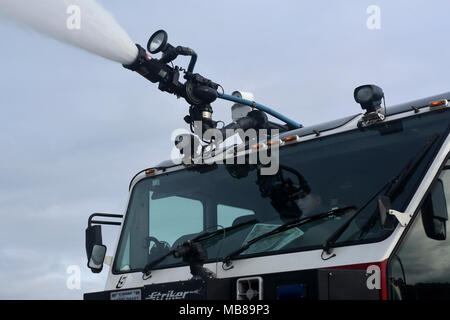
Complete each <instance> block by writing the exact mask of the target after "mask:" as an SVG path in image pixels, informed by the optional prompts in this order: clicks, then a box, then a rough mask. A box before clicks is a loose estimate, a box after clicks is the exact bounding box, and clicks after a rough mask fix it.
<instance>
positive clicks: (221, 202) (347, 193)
mask: <svg viewBox="0 0 450 320" xmlns="http://www.w3.org/2000/svg"><path fill="white" fill-rule="evenodd" d="M449 114H450V112H448V111H447V110H446V111H445V112H442V111H439V112H430V113H426V114H422V115H420V114H419V115H416V116H414V117H409V118H404V119H400V120H395V121H390V122H387V123H381V124H378V125H375V126H373V127H371V128H366V129H361V130H359V129H358V130H352V131H348V132H344V133H341V134H337V135H333V136H328V137H323V138H318V139H314V140H311V141H306V142H303V143H299V144H296V145H291V146H286V147H282V148H281V149H280V169H279V171H278V173H277V175H275V176H266V177H265V176H261V175H260V174H259V171H258V169H257V168H255V167H250V166H248V167H247V166H241V167H240V169H239V170H236V167H230V166H228V167H227V166H226V165H220V164H219V165H215V166H210V167H208V168H207V169H206V170H205V168H203V170H180V171H176V172H173V173H169V174H163V175H158V176H155V177H149V178H145V179H143V180H141V181H140V182H138V183H137V184H136V185H135V187H134V189H133V192H132V195H131V199H130V203H129V207H128V211H127V215H126V220H125V222H124V227H123V231H122V234H121V238H120V241H119V246H118V250H117V255H116V258H115V261H114V269H113V271H114V272H115V273H120V272H130V271H141V270H142V269H143V268H144V266H145V265H146V264H148V263H149V262H152V261H154V260H155V259H157V258H158V257H160V256H161V255H162V254H164V253H167V252H168V250H170V249H173V248H175V247H176V246H178V245H179V244H181V243H183V242H184V241H186V240H189V239H192V238H193V237H195V236H196V235H198V233H199V232H202V231H212V230H217V229H222V228H227V227H230V226H234V225H238V224H242V223H244V222H247V221H251V220H253V219H254V220H255V221H253V222H252V223H248V224H243V225H242V226H241V227H239V228H236V229H232V230H230V231H229V232H225V233H223V232H221V233H218V234H217V235H215V236H213V237H210V238H208V239H206V240H204V241H202V244H203V246H204V247H205V249H206V250H207V253H208V260H209V261H217V260H220V259H221V258H223V257H225V256H226V255H227V254H229V253H231V252H233V251H235V250H236V249H239V248H240V247H241V246H242V245H244V244H245V243H246V242H248V241H250V240H251V239H253V238H256V237H257V236H260V235H261V234H263V233H265V232H268V231H270V230H273V229H274V228H276V227H278V226H280V225H281V224H283V223H285V222H286V221H289V219H293V218H298V217H300V216H301V217H307V216H312V215H316V214H318V213H323V212H326V211H329V210H333V209H336V208H343V207H346V206H355V208H356V210H357V209H358V208H360V207H361V206H363V205H364V204H365V203H366V202H367V201H368V200H369V199H370V198H371V197H372V196H373V195H374V194H376V193H377V192H378V191H379V189H380V188H381V187H382V186H383V185H385V184H386V182H388V181H389V180H391V179H393V178H394V177H395V176H396V175H397V174H398V173H399V171H400V170H401V169H402V168H403V167H405V166H406V165H407V164H408V162H409V161H410V159H411V157H413V156H414V155H415V154H417V153H418V152H419V151H420V150H421V149H422V148H423V146H424V145H425V144H426V143H427V142H429V141H430V139H431V138H433V137H435V136H436V135H438V136H439V137H443V136H446V134H447V133H448V123H449ZM442 141H443V139H437V141H436V142H435V143H434V144H433V145H432V146H431V148H430V149H429V150H428V152H427V154H426V156H425V157H424V158H423V159H422V160H421V162H420V164H419V165H418V166H417V169H416V170H415V171H414V172H413V173H412V174H411V176H410V177H409V180H408V181H407V183H406V184H405V187H404V188H403V189H402V190H401V192H400V193H399V194H398V195H397V196H396V197H395V198H394V199H392V205H393V208H394V209H396V210H399V211H402V210H404V209H405V208H406V205H407V203H408V201H409V199H410V197H411V196H412V193H413V191H414V190H415V188H416V187H417V186H418V183H419V182H420V180H421V178H422V177H423V175H424V174H425V172H426V169H427V168H428V166H429V164H430V163H431V160H432V158H433V156H434V154H435V153H436V152H437V150H438V149H439V147H440V145H441V143H442ZM236 172H239V174H236ZM286 181H290V182H291V185H290V187H286V183H284V182H286ZM375 210H376V201H373V203H370V204H369V205H368V206H367V207H365V208H364V209H363V210H362V211H361V212H360V213H359V214H358V217H357V218H356V219H355V220H354V221H353V222H352V223H351V224H350V226H349V227H348V228H347V229H346V231H345V232H344V233H343V234H342V235H341V236H340V237H339V239H338V240H337V242H336V244H337V245H345V244H353V243H355V242H368V241H379V240H381V239H383V238H384V237H386V236H388V233H389V231H385V230H383V229H382V228H381V227H380V223H379V219H377V220H376V221H374V223H372V224H369V229H368V230H367V229H366V228H367V221H368V220H369V218H370V217H371V216H372V215H373V213H374V211H375ZM353 213H354V211H352V210H349V211H348V212H346V213H344V214H342V215H336V216H331V217H327V218H324V219H320V220H316V221H314V222H311V223H307V224H305V225H302V226H301V227H296V228H292V229H289V230H286V231H284V232H281V233H279V234H275V235H272V236H270V237H268V238H265V239H263V240H261V241H258V242H257V243H255V244H254V245H252V246H251V247H250V248H248V249H247V250H245V251H244V252H242V253H241V254H240V256H239V257H237V258H240V257H243V256H255V255H264V254H275V253H280V252H293V251H300V250H310V249H317V248H321V246H322V244H323V242H324V241H325V240H326V239H327V238H328V237H329V236H330V235H331V234H332V233H333V232H334V231H336V230H337V229H338V228H339V227H340V226H341V225H342V224H343V223H344V222H345V221H346V220H347V219H348V217H350V216H351V215H352V214H353ZM363 227H364V230H365V231H364V232H361V229H362V228H363ZM155 243H158V245H155ZM179 265H183V261H182V259H180V258H174V257H172V256H169V257H168V258H166V259H164V260H163V261H162V262H160V263H159V264H158V265H157V266H155V268H163V267H169V266H179Z"/></svg>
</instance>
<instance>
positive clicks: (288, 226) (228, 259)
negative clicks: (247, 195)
mask: <svg viewBox="0 0 450 320" xmlns="http://www.w3.org/2000/svg"><path fill="white" fill-rule="evenodd" d="M351 209H356V207H355V206H347V207H343V208H337V209H333V210H330V211H327V212H323V213H319V214H316V215H314V216H311V217H306V218H298V219H294V220H291V221H288V222H286V223H284V224H282V225H280V226H278V227H276V228H275V229H273V230H271V231H268V232H266V233H263V234H262V235H260V236H258V237H256V238H254V239H252V240H250V241H248V242H247V243H246V244H245V245H243V246H242V247H240V248H239V249H237V250H235V251H233V252H232V253H230V254H228V255H227V256H226V257H225V258H224V259H223V263H224V265H225V266H226V267H228V268H229V267H230V265H231V259H232V258H234V257H236V256H237V255H239V254H240V253H242V252H244V251H245V250H247V249H248V248H250V247H251V246H252V245H253V244H254V243H256V242H258V241H260V240H261V239H264V238H267V237H269V236H271V235H274V234H277V233H280V232H283V231H286V230H289V229H292V228H295V227H299V226H301V225H304V224H307V223H310V222H313V221H316V220H321V219H324V218H326V217H330V216H333V215H339V214H343V213H345V212H347V211H349V210H351ZM229 269H231V268H229Z"/></svg>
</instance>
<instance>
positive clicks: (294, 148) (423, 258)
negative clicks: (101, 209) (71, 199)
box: [84, 30, 450, 301]
mask: <svg viewBox="0 0 450 320" xmlns="http://www.w3.org/2000/svg"><path fill="white" fill-rule="evenodd" d="M138 49H139V55H138V57H137V58H136V62H135V63H133V64H132V65H127V66H125V67H126V68H128V69H131V70H133V71H136V72H138V73H139V74H140V75H142V76H144V77H145V78H147V79H148V80H150V81H151V82H153V83H158V84H159V87H158V88H159V89H160V90H162V91H165V92H168V93H172V94H175V95H177V96H179V97H182V98H185V99H186V101H187V102H188V103H189V105H190V107H189V115H188V116H186V118H185V120H186V122H187V123H188V124H189V125H190V127H191V129H192V131H193V132H194V133H192V134H184V135H181V136H180V137H178V138H177V140H176V141H175V144H176V145H177V147H178V148H179V149H180V151H181V152H180V153H181V158H182V159H181V161H174V160H170V161H167V162H164V163H161V164H159V165H156V166H151V167H149V168H147V169H145V170H143V171H141V172H139V173H137V174H136V176H134V177H133V178H132V180H131V182H130V186H129V199H128V203H127V205H126V209H125V211H124V214H105V213H95V214H92V215H91V216H90V217H89V219H88V227H87V229H86V253H87V259H88V267H89V268H90V269H91V270H92V271H93V272H96V273H98V272H101V271H102V269H103V266H104V265H105V264H106V265H109V271H108V278H107V282H106V286H105V289H104V291H101V292H92V293H85V295H84V298H85V299H106V300H178V299H184V300H252V301H253V300H278V299H279V300H283V299H305V300H313V299H321V300H329V299H330V300H335V299H338V300H339V299H358V300H366V299H369V300H379V299H381V300H388V299H391V300H408V299H450V269H449V266H450V240H448V239H447V236H446V222H447V220H448V206H449V199H450V174H449V169H450V162H449V152H450V137H449V129H450V109H449V103H448V100H449V99H450V93H444V94H440V95H435V96H431V97H427V98H423V99H419V100H415V101H411V102H407V103H403V104H399V105H395V106H388V107H386V105H385V104H384V105H383V103H382V102H383V101H384V93H383V90H382V89H381V88H380V87H378V86H375V85H363V86H360V87H358V88H356V89H355V90H354V98H355V101H356V103H358V104H359V105H360V106H361V108H362V112H360V113H357V114H354V115H350V116H348V117H345V118H342V119H337V120H334V121H331V122H327V123H322V124H318V125H313V126H307V127H304V126H302V125H300V124H298V123H297V122H295V121H292V120H290V119H288V118H286V117H284V116H283V115H280V114H279V113H277V112H276V111H274V110H273V109H271V108H268V107H265V106H263V105H261V104H259V103H256V102H255V101H254V99H253V97H252V95H250V94H247V93H243V92H235V93H233V94H232V95H226V94H225V93H224V92H223V91H221V90H219V88H220V86H219V85H218V84H216V83H214V82H212V81H211V80H209V79H207V78H204V77H202V76H200V75H198V74H195V73H194V72H193V69H194V66H195V62H196V59H197V55H196V54H195V52H194V51H193V50H192V49H190V48H185V47H179V46H178V47H174V46H171V45H170V44H168V42H167V33H165V32H164V31H162V30H161V31H158V32H156V33H155V34H154V35H153V36H152V37H151V38H150V40H149V43H148V46H147V49H148V51H149V52H150V53H152V54H156V53H158V52H162V57H161V58H160V59H156V58H152V57H150V56H149V54H148V53H147V52H146V51H145V50H144V49H143V48H142V47H140V46H138ZM178 55H188V56H191V63H190V64H189V67H188V69H187V70H184V69H182V68H179V67H176V66H173V65H171V64H170V63H171V62H172V61H173V60H174V59H175V58H176V57H177V56H178ZM183 72H184V79H186V82H184V83H182V82H180V81H179V77H180V73H183ZM218 98H219V99H226V100H229V101H232V102H234V105H233V122H232V123H231V124H229V125H223V126H222V127H221V128H219V122H218V121H217V122H216V121H214V120H212V107H211V103H212V102H213V101H215V100H216V99H218ZM355 106H357V105H356V104H355ZM355 109H356V108H355ZM267 115H270V116H273V117H275V118H277V119H278V120H280V121H281V123H278V122H277V123H275V122H272V121H269V120H268V117H267ZM199 123H200V124H199ZM208 129H214V130H216V132H219V133H221V132H224V130H225V129H229V130H235V131H234V132H237V130H238V129H241V132H239V133H237V136H238V137H239V138H240V139H238V140H239V141H238V142H235V143H231V144H230V143H228V144H227V143H225V142H226V141H225V139H206V138H204V137H202V138H199V136H201V134H203V133H205V132H206V131H207V130H208ZM249 129H255V131H257V132H258V130H259V131H260V130H263V129H266V130H268V131H267V132H269V133H266V134H264V135H263V136H256V137H250V138H248V137H243V136H242V132H245V131H246V130H249ZM196 130H198V131H197V133H199V134H195V132H196ZM270 130H276V134H272V133H270ZM186 146H189V147H190V149H189V150H190V151H189V152H186V150H185V149H183V147H186ZM198 150H200V151H198ZM262 153H265V154H266V155H268V159H269V160H270V161H269V162H270V163H269V162H267V161H266V162H263V161H260V158H259V155H260V154H262ZM253 155H256V157H255V158H256V159H257V160H256V161H255V162H252V161H250V160H251V159H252V156H253ZM266 158H267V157H266ZM199 159H201V161H199ZM261 159H262V158H261ZM270 168H272V169H273V168H275V169H274V170H268V169H270ZM269 171H271V172H269ZM268 172H269V173H268ZM102 225H115V226H118V227H120V236H119V237H118V240H117V246H116V249H115V251H114V254H113V255H112V256H106V246H105V245H104V244H103V242H102V235H101V228H102Z"/></svg>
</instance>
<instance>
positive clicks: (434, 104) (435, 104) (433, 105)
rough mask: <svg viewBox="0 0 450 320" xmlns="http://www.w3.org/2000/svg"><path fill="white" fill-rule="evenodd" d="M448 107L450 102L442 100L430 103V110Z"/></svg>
mask: <svg viewBox="0 0 450 320" xmlns="http://www.w3.org/2000/svg"><path fill="white" fill-rule="evenodd" d="M447 106H448V100H447V99H442V100H437V101H433V102H430V108H437V107H447Z"/></svg>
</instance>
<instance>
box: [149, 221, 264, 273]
mask: <svg viewBox="0 0 450 320" xmlns="http://www.w3.org/2000/svg"><path fill="white" fill-rule="evenodd" d="M256 222H258V220H257V219H252V220H249V221H246V222H243V223H239V224H236V225H234V226H230V227H228V228H224V229H218V230H214V231H207V232H202V233H200V234H198V235H197V236H195V237H194V238H192V239H190V240H188V241H186V242H198V241H203V240H206V239H209V238H211V237H213V236H215V235H217V234H221V233H224V234H225V233H226V232H230V231H232V230H235V229H239V228H240V227H243V226H245V225H248V224H252V223H256ZM186 242H183V243H181V244H179V245H178V246H177V247H176V248H174V249H171V250H170V251H169V252H167V253H166V254H164V255H162V256H161V257H159V258H158V259H156V260H153V261H151V262H149V263H148V264H147V265H146V266H145V267H144V269H143V270H142V273H143V274H144V276H145V275H146V276H149V274H150V271H151V270H152V269H153V267H154V266H156V265H158V264H159V263H161V262H162V261H163V260H165V259H166V258H167V257H169V256H172V255H175V254H176V253H177V252H178V250H179V249H181V248H182V247H183V245H184V244H185V243H186Z"/></svg>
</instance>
